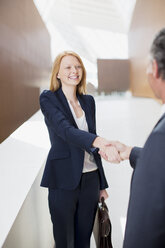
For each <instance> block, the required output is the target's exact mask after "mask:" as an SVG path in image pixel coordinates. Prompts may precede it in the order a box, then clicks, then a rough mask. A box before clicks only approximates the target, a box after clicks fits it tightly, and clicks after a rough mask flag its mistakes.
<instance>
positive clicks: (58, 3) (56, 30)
mask: <svg viewBox="0 0 165 248" xmlns="http://www.w3.org/2000/svg"><path fill="white" fill-rule="evenodd" d="M34 3H35V5H36V7H37V8H38V10H39V13H40V15H41V16H42V18H43V20H44V22H45V24H46V26H47V28H48V30H49V33H50V36H51V47H52V59H54V57H55V56H56V55H57V54H58V53H59V52H60V51H63V50H74V51H75V52H77V53H79V55H80V56H82V57H83V59H84V60H85V65H86V66H87V67H88V68H90V69H89V73H88V75H89V74H90V73H93V72H94V73H96V61H97V58H126V57H127V56H128V51H127V33H128V31H129V27H130V23H131V17H132V13H133V10H134V7H135V3H136V0H34Z"/></svg>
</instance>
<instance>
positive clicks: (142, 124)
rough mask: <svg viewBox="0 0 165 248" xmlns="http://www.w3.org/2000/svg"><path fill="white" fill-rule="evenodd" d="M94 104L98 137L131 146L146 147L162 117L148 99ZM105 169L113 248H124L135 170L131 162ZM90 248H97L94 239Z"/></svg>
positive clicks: (111, 99)
mask: <svg viewBox="0 0 165 248" xmlns="http://www.w3.org/2000/svg"><path fill="white" fill-rule="evenodd" d="M95 100H96V115H97V118H96V119H97V133H98V135H100V136H102V137H105V138H106V139H109V140H119V141H121V142H123V143H125V144H128V145H131V146H134V145H136V146H143V144H144V142H145V140H146V138H147V136H148V134H149V133H150V131H151V130H152V128H153V126H154V124H155V123H156V122H157V120H158V119H159V116H160V108H161V106H160V104H159V103H157V102H156V101H154V100H152V99H148V98H147V99H146V98H133V97H130V96H127V97H126V96H118V97H117V96H116V97H112V96H97V97H95ZM103 165H104V169H105V173H106V177H107V180H108V183H109V189H108V194H109V198H108V200H107V204H108V207H109V213H110V217H111V222H112V228H113V229H112V241H113V245H114V248H122V242H123V235H124V228H125V220H126V213H127V205H128V199H129V189H130V180H131V175H132V169H131V167H130V165H129V161H124V162H122V163H121V164H120V165H116V164H110V163H107V162H106V161H103ZM91 248H95V242H94V238H93V237H92V239H91Z"/></svg>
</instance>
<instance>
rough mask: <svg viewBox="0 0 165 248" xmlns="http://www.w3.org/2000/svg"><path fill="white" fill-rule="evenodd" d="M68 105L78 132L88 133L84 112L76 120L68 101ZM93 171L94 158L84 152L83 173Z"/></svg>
mask: <svg viewBox="0 0 165 248" xmlns="http://www.w3.org/2000/svg"><path fill="white" fill-rule="evenodd" d="M68 103H69V107H70V110H71V112H72V115H73V117H74V120H75V122H76V124H77V126H78V128H79V129H80V130H83V131H87V132H88V131H89V130H88V125H87V121H86V117H85V113H84V111H83V115H82V116H81V117H80V118H77V117H76V114H75V112H74V109H73V107H72V105H71V104H70V102H69V101H68ZM79 104H80V103H79ZM94 170H97V165H96V162H95V160H94V156H93V155H92V154H89V153H88V152H86V151H85V155H84V166H83V173H86V172H90V171H94Z"/></svg>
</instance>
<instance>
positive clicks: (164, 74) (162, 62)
mask: <svg viewBox="0 0 165 248" xmlns="http://www.w3.org/2000/svg"><path fill="white" fill-rule="evenodd" d="M150 53H151V56H152V57H153V59H155V60H156V62H157V64H158V74H159V76H160V77H161V78H162V79H163V80H165V28H163V29H161V30H160V31H159V32H158V33H157V35H156V37H155V39H154V40H153V43H152V45H151V50H150Z"/></svg>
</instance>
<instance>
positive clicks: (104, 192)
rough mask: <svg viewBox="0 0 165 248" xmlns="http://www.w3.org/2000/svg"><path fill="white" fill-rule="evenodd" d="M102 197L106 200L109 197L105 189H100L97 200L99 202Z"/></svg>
mask: <svg viewBox="0 0 165 248" xmlns="http://www.w3.org/2000/svg"><path fill="white" fill-rule="evenodd" d="M102 197H104V200H106V199H107V198H108V197H109V196H108V193H107V191H106V189H103V190H100V196H99V202H101V198H102Z"/></svg>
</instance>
